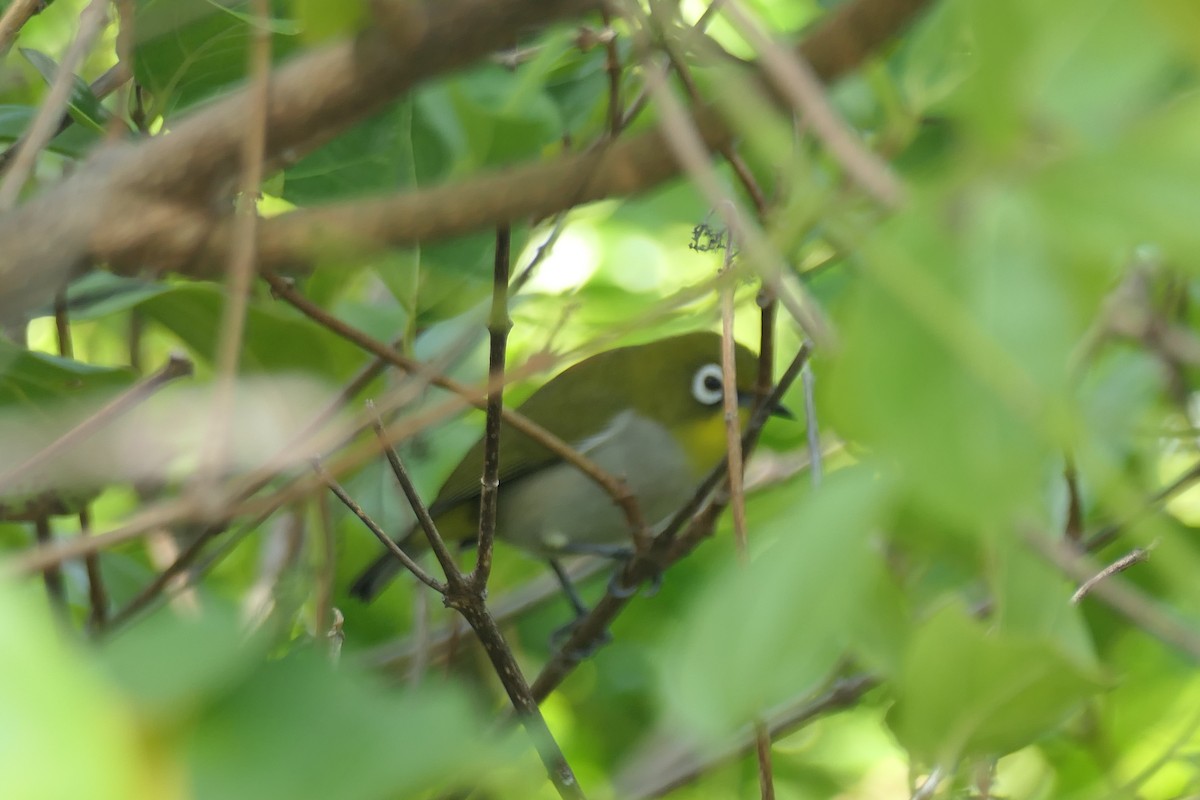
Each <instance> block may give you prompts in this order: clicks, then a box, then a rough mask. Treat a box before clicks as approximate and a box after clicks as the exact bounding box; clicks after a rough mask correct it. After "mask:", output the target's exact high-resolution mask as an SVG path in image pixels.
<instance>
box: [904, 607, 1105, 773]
mask: <svg viewBox="0 0 1200 800" xmlns="http://www.w3.org/2000/svg"><path fill="white" fill-rule="evenodd" d="M1099 688H1100V683H1099V681H1098V680H1097V677H1096V676H1095V675H1093V674H1092V673H1091V672H1090V671H1088V670H1086V669H1085V668H1083V667H1081V666H1080V665H1078V664H1077V663H1076V662H1074V661H1072V660H1071V659H1068V658H1067V657H1065V656H1064V655H1063V654H1062V653H1061V652H1060V651H1059V650H1058V648H1057V647H1055V646H1054V645H1052V644H1050V643H1049V642H1047V641H1045V640H1041V639H1036V638H1031V637H1026V636H1018V635H1006V634H1004V633H1002V632H989V631H988V630H986V629H985V628H984V627H983V625H981V624H980V623H978V622H976V621H975V620H972V619H971V618H970V617H969V616H968V615H967V612H966V611H965V610H964V609H963V608H961V607H960V606H959V605H957V604H951V605H947V606H946V607H944V608H942V609H941V610H940V611H938V612H937V613H936V614H935V615H934V616H933V617H932V618H931V619H930V620H929V621H928V622H926V623H925V624H924V625H923V626H922V627H921V629H920V630H918V631H917V633H916V635H915V636H914V638H913V640H912V642H911V644H910V647H909V651H908V656H907V658H906V660H905V666H904V671H903V674H902V676H901V678H900V681H899V682H898V684H897V686H896V694H897V696H898V698H899V699H898V701H897V703H896V706H895V707H894V708H893V709H892V712H891V713H890V714H889V717H888V723H889V725H890V726H891V728H892V730H893V731H894V732H895V734H896V736H897V737H898V738H899V739H900V742H901V743H902V744H903V745H904V746H905V747H906V748H908V750H909V752H911V753H912V754H913V756H915V757H916V758H919V759H921V760H922V761H923V762H925V763H928V764H938V765H942V766H945V767H952V766H953V765H954V764H956V763H957V762H958V760H959V759H961V758H966V757H971V756H992V757H995V756H1001V755H1004V754H1006V753H1010V752H1012V751H1014V750H1017V749H1019V748H1021V747H1024V746H1026V745H1028V744H1031V743H1032V742H1034V741H1035V740H1036V739H1037V738H1038V737H1039V736H1041V735H1043V734H1045V733H1047V732H1048V731H1051V730H1053V729H1054V728H1056V727H1057V726H1059V725H1061V724H1062V723H1063V722H1064V721H1065V720H1066V718H1067V717H1068V716H1069V715H1070V714H1071V713H1072V712H1074V711H1075V710H1076V709H1077V708H1078V707H1079V705H1080V703H1081V702H1082V701H1083V700H1085V699H1086V698H1088V697H1089V696H1091V695H1092V694H1093V693H1094V692H1095V691H1096V690H1097V689H1099Z"/></svg>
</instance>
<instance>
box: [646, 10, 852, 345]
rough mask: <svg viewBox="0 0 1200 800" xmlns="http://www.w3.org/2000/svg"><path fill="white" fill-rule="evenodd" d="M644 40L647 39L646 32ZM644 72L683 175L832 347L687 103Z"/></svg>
mask: <svg viewBox="0 0 1200 800" xmlns="http://www.w3.org/2000/svg"><path fill="white" fill-rule="evenodd" d="M627 5H628V6H629V7H630V9H631V12H630V13H631V14H634V13H637V7H636V6H635V5H633V4H632V3H627ZM642 38H643V39H644V38H645V35H644V34H643V36H642ZM645 73H646V86H647V88H648V89H649V91H650V93H651V96H652V97H653V98H654V100H655V102H656V103H657V105H658V110H659V125H660V126H661V128H662V130H663V133H664V135H665V137H666V140H667V144H668V145H669V146H670V148H671V149H672V151H673V152H674V153H675V156H676V158H677V159H678V160H679V163H680V164H682V165H683V168H684V171H685V172H686V173H687V174H688V176H689V177H690V178H691V179H692V181H693V182H694V183H695V184H696V186H697V188H699V189H700V190H701V191H702V192H703V193H704V196H705V197H706V198H707V199H708V201H709V203H710V204H711V205H712V207H713V208H714V209H716V210H717V213H718V214H720V215H721V217H722V220H723V221H724V222H725V225H726V227H727V228H728V229H729V230H730V231H731V232H733V233H734V234H735V235H736V236H737V239H738V240H739V241H740V242H741V243H742V246H743V248H744V250H745V255H746V256H748V257H749V258H750V259H751V262H752V263H754V264H756V265H757V266H758V270H759V273H760V275H761V276H762V277H763V279H764V280H765V281H767V282H768V283H769V284H770V285H771V288H772V290H773V291H774V292H775V294H776V296H778V297H779V299H780V301H781V302H782V303H783V306H784V308H786V309H787V310H788V313H790V314H792V316H793V317H795V319H796V322H797V323H798V324H799V325H800V327H801V329H803V330H804V332H805V334H806V335H807V336H808V338H809V339H810V340H812V341H813V342H814V343H816V344H818V345H832V344H833V343H834V335H833V330H832V327H831V326H830V323H829V322H828V320H827V319H826V317H825V315H824V313H823V312H822V311H821V310H820V306H819V305H818V304H817V303H816V301H815V300H814V299H813V298H812V297H811V296H808V295H807V292H806V290H805V289H804V288H803V287H802V286H800V285H799V284H794V287H795V288H796V290H797V291H799V292H800V293H801V294H802V296H803V297H804V299H803V301H801V300H800V299H799V298H797V297H794V296H793V294H792V289H791V288H789V287H788V286H786V285H785V284H783V283H782V282H781V281H780V278H779V276H781V275H783V274H784V272H785V269H784V266H785V265H784V262H783V258H782V256H781V255H780V254H779V252H778V250H777V248H776V247H775V246H774V245H773V244H772V243H771V241H770V240H769V239H768V237H767V236H766V235H765V234H764V233H763V231H762V230H761V229H760V228H759V227H758V226H757V225H752V224H749V223H748V222H745V220H747V219H748V218H749V215H748V214H747V213H746V212H745V210H744V209H742V207H741V204H740V203H739V202H738V201H737V199H736V198H735V197H732V196H731V195H729V193H727V192H726V191H725V189H724V187H723V185H722V183H721V180H720V178H719V177H718V176H717V173H716V170H715V169H714V168H713V165H712V162H711V161H710V159H709V157H708V147H707V146H706V144H705V141H704V137H703V135H702V134H701V133H700V132H699V131H698V129H697V128H696V126H695V122H694V120H693V118H692V116H691V115H690V114H689V113H688V110H687V109H686V108H685V107H684V106H683V103H682V102H680V100H679V99H678V98H677V97H675V95H674V94H673V93H672V92H671V90H670V88H669V87H668V86H667V82H666V76H665V74H664V71H663V69H662V68H661V67H658V66H656V65H654V64H652V63H650V62H648V61H647V62H645Z"/></svg>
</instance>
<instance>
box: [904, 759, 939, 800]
mask: <svg viewBox="0 0 1200 800" xmlns="http://www.w3.org/2000/svg"><path fill="white" fill-rule="evenodd" d="M946 777H947V776H946V770H944V769H942V768H941V767H940V766H939V767H934V768H933V769H931V770H930V771H929V774H928V775H927V776H925V780H923V781H921V785H920V786H918V787H917V790H916V791H915V792H913V793H912V800H929V798H931V797H933V793H934V792H936V791H937V789H938V787H939V786H941V784H942V781H944V780H945V779H946Z"/></svg>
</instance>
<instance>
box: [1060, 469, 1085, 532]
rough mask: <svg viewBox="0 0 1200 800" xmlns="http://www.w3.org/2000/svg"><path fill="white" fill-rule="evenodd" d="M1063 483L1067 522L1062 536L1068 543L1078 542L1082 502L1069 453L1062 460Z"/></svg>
mask: <svg viewBox="0 0 1200 800" xmlns="http://www.w3.org/2000/svg"><path fill="white" fill-rule="evenodd" d="M1063 481H1064V482H1065V483H1066V485H1067V521H1066V525H1065V526H1064V530H1063V535H1064V536H1065V537H1066V538H1067V540H1068V541H1071V542H1078V541H1079V540H1080V539H1082V538H1083V500H1082V498H1081V497H1080V494H1079V473H1078V472H1077V471H1076V470H1075V459H1074V458H1072V457H1071V454H1070V453H1067V456H1066V458H1065V459H1064V464H1063Z"/></svg>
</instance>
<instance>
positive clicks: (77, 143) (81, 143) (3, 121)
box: [0, 105, 100, 158]
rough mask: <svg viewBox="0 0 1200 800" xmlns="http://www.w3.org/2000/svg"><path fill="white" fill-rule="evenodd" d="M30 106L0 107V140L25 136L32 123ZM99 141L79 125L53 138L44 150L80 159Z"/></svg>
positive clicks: (12, 140)
mask: <svg viewBox="0 0 1200 800" xmlns="http://www.w3.org/2000/svg"><path fill="white" fill-rule="evenodd" d="M35 111H36V109H35V108H33V107H32V106H18V105H0V140H2V141H6V142H15V141H17V140H18V139H20V138H21V137H22V136H24V135H25V132H26V131H27V130H29V125H30V123H31V122H33V115H34V113H35ZM99 141H100V135H99V133H98V132H97V131H96V130H95V129H93V128H91V127H84V126H81V125H72V126H71V127H69V128H67V129H66V130H65V131H63V132H62V133H60V134H58V135H57V136H55V137H54V138H53V139H51V140H50V143H49V144H48V145H46V149H47V150H50V151H51V152H54V153H58V154H59V155H64V156H70V157H72V158H81V157H82V156H84V155H86V154H87V152H88V150H90V149H91V148H92V146H93V145H95V144H97V143H98V142H99Z"/></svg>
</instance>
